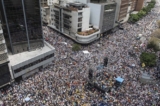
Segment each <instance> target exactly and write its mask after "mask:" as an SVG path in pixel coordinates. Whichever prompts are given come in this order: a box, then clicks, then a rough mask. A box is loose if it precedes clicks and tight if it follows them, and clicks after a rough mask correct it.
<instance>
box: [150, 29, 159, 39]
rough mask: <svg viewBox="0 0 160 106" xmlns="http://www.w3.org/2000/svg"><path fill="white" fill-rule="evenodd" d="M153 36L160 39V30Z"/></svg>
mask: <svg viewBox="0 0 160 106" xmlns="http://www.w3.org/2000/svg"><path fill="white" fill-rule="evenodd" d="M151 36H152V37H156V38H158V39H160V29H157V30H155V31H154V32H153V33H152V34H151Z"/></svg>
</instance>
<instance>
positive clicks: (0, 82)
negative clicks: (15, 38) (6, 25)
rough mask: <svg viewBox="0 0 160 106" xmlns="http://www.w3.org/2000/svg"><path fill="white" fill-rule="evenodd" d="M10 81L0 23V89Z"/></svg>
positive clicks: (6, 53)
mask: <svg viewBox="0 0 160 106" xmlns="http://www.w3.org/2000/svg"><path fill="white" fill-rule="evenodd" d="M11 80H12V77H11V74H10V69H9V59H8V52H7V46H6V42H5V39H4V36H3V30H2V27H1V22H0V87H2V86H4V85H7V84H8V83H10V81H11Z"/></svg>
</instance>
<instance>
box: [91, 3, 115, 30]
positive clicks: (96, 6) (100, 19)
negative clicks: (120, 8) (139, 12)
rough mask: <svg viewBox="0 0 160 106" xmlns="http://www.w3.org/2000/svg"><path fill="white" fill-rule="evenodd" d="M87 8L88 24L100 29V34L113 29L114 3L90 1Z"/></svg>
mask: <svg viewBox="0 0 160 106" xmlns="http://www.w3.org/2000/svg"><path fill="white" fill-rule="evenodd" d="M88 6H89V8H90V9H91V17H90V23H91V24H92V25H94V27H96V28H98V29H100V33H104V32H106V31H109V30H111V29H112V28H113V27H114V24H115V21H116V9H117V3H116V2H112V1H110V2H109V1H108V2H106V1H105V0H101V1H100V0H99V1H96V0H91V2H90V3H88Z"/></svg>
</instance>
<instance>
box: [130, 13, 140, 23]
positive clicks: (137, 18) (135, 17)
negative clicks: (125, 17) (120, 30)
mask: <svg viewBox="0 0 160 106" xmlns="http://www.w3.org/2000/svg"><path fill="white" fill-rule="evenodd" d="M138 20H139V16H138V15H137V14H131V15H130V18H129V21H130V22H132V23H135V22H137V21H138Z"/></svg>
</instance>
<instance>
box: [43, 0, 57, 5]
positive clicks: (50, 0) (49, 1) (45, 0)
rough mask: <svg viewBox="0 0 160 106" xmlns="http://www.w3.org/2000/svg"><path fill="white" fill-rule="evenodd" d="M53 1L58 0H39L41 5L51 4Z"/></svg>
mask: <svg viewBox="0 0 160 106" xmlns="http://www.w3.org/2000/svg"><path fill="white" fill-rule="evenodd" d="M55 1H56V2H58V0H41V6H51V5H53V3H55Z"/></svg>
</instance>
